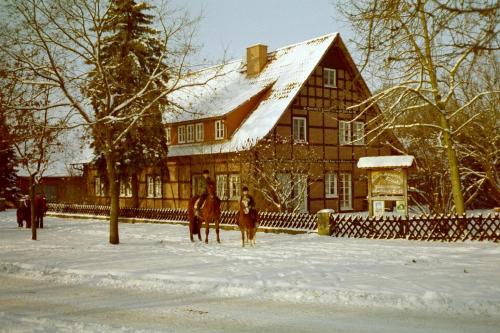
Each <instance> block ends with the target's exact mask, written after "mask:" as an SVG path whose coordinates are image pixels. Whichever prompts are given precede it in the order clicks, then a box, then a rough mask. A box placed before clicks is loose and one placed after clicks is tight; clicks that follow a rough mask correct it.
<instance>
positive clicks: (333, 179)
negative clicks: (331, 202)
mask: <svg viewBox="0 0 500 333" xmlns="http://www.w3.org/2000/svg"><path fill="white" fill-rule="evenodd" d="M325 197H327V198H336V197H337V173H335V172H329V173H327V174H326V175H325Z"/></svg>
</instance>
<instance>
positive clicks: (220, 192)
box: [215, 175, 229, 200]
mask: <svg viewBox="0 0 500 333" xmlns="http://www.w3.org/2000/svg"><path fill="white" fill-rule="evenodd" d="M215 184H216V186H217V196H218V197H219V199H221V200H226V199H227V197H228V192H229V189H228V183H227V175H216V176H215Z"/></svg>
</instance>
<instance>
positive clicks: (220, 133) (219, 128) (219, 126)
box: [215, 120, 225, 140]
mask: <svg viewBox="0 0 500 333" xmlns="http://www.w3.org/2000/svg"><path fill="white" fill-rule="evenodd" d="M224 132H225V128H224V120H216V121H215V140H222V139H224V135H225V133H224Z"/></svg>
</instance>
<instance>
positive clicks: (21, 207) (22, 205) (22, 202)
mask: <svg viewBox="0 0 500 333" xmlns="http://www.w3.org/2000/svg"><path fill="white" fill-rule="evenodd" d="M26 208H27V207H26V197H22V198H21V199H19V204H18V206H17V211H16V217H17V226H18V227H19V228H22V227H23V222H24V220H26V212H27V210H26ZM29 209H30V208H29V207H28V210H29ZM26 223H28V222H27V221H26Z"/></svg>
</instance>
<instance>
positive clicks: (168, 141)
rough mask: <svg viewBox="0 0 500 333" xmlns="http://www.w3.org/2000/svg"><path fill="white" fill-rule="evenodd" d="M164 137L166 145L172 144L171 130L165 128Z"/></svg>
mask: <svg viewBox="0 0 500 333" xmlns="http://www.w3.org/2000/svg"><path fill="white" fill-rule="evenodd" d="M165 136H166V137H167V144H171V143H172V129H171V128H170V127H167V129H166V130H165Z"/></svg>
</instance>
